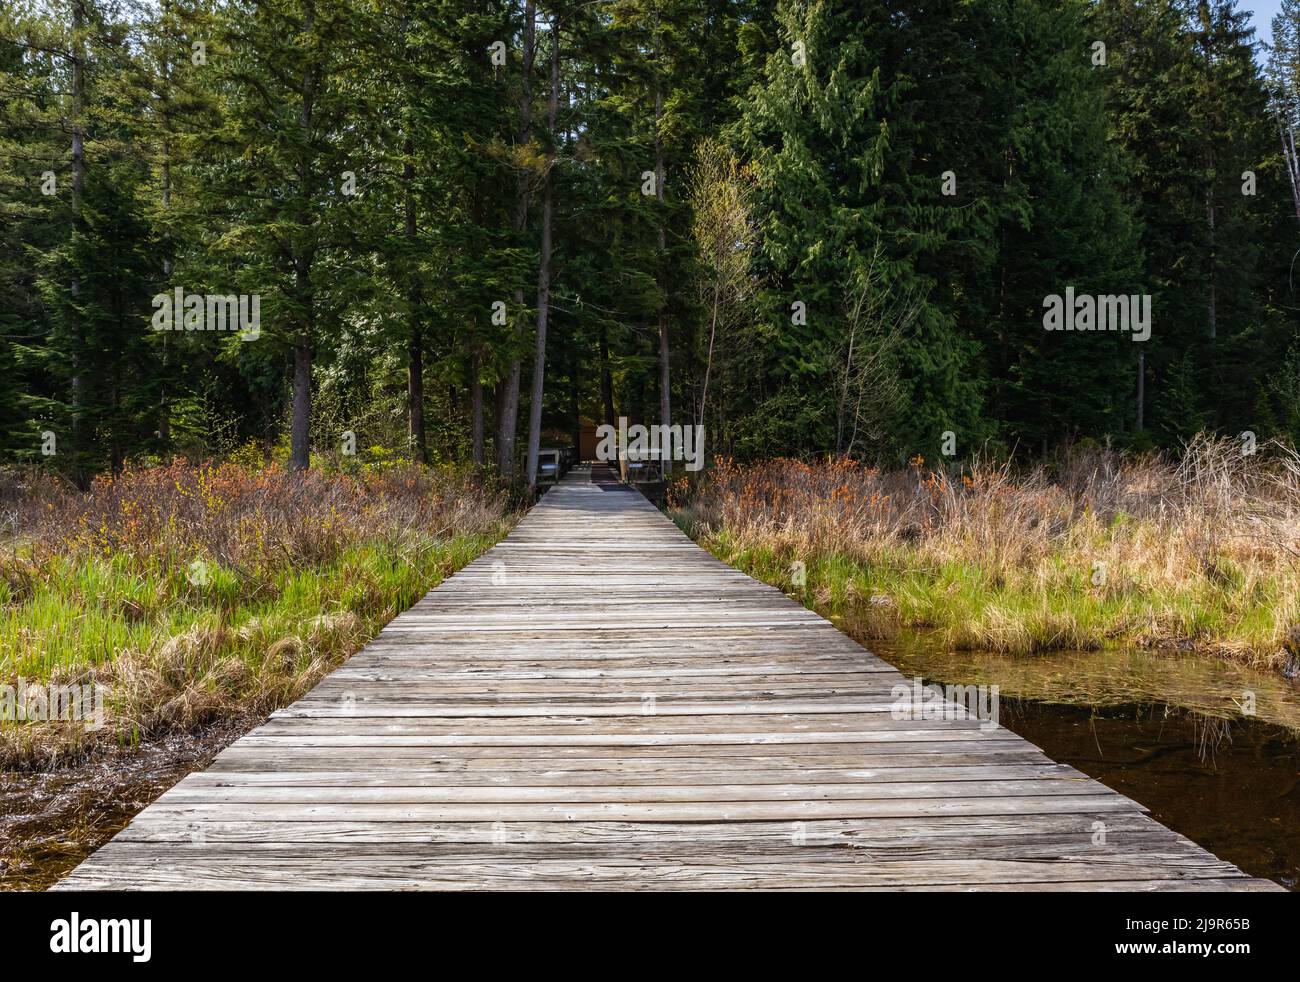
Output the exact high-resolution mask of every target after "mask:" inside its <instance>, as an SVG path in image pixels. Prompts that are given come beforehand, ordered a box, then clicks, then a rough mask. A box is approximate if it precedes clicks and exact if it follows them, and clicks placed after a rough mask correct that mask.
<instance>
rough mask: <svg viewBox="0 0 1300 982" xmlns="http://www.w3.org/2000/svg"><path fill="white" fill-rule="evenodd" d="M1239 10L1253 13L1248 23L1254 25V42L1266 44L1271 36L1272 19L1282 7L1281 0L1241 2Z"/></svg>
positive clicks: (1244, 0) (1245, 0)
mask: <svg viewBox="0 0 1300 982" xmlns="http://www.w3.org/2000/svg"><path fill="white" fill-rule="evenodd" d="M1238 6H1239V8H1240V9H1241V10H1250V11H1253V14H1252V16H1251V18H1250V22H1251V23H1252V24H1254V25H1255V40H1256V41H1265V42H1267V41H1268V40H1269V39H1270V38H1272V36H1273V28H1272V26H1271V25H1272V23H1273V17H1274V15H1275V14H1277V12H1278V9H1279V8H1280V7H1281V6H1282V0H1242V2H1241V3H1240V4H1239V5H1238Z"/></svg>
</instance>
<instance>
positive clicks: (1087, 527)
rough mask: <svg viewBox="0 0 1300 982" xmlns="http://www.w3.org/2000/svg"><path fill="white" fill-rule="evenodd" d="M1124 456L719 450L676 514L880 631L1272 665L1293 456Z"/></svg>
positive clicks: (1288, 548) (1284, 593)
mask: <svg viewBox="0 0 1300 982" xmlns="http://www.w3.org/2000/svg"><path fill="white" fill-rule="evenodd" d="M1232 446H1233V445H1232V444H1231V443H1230V442H1226V443H1219V444H1216V443H1213V442H1205V441H1198V442H1197V443H1196V444H1194V445H1193V447H1192V448H1190V449H1189V452H1188V453H1189V455H1195V456H1194V457H1190V458H1185V459H1184V460H1183V461H1181V462H1180V463H1176V464H1175V463H1164V462H1162V461H1159V460H1156V459H1152V458H1143V459H1140V460H1136V461H1121V460H1118V459H1117V458H1114V457H1113V455H1110V456H1107V455H1101V458H1102V459H1094V460H1092V461H1088V462H1082V463H1080V462H1072V463H1071V464H1069V465H1067V466H1066V467H1065V468H1064V470H1065V471H1066V473H1064V474H1061V475H1056V476H1055V477H1049V476H1047V475H1046V474H1045V473H1044V472H1043V471H1042V470H1035V471H1031V472H1029V473H1027V474H1023V475H1021V474H1016V473H1014V472H1013V471H1011V470H1010V469H1009V468H1005V467H994V468H988V467H983V468H981V467H979V466H975V467H973V468H971V469H969V470H968V472H967V473H966V474H964V475H963V474H958V475H957V476H956V477H952V476H949V475H946V474H938V473H935V472H928V471H924V470H922V469H920V468H919V467H918V466H914V467H913V468H912V469H909V470H908V471H905V472H894V473H881V472H880V471H877V470H875V469H872V468H866V467H862V466H860V465H855V464H851V463H845V462H834V461H830V462H825V463H823V464H808V463H801V462H796V461H772V462H767V463H763V464H758V465H754V466H752V467H749V468H743V467H734V466H730V465H724V466H723V467H721V468H719V469H718V471H716V472H715V473H714V475H712V477H711V479H708V480H706V481H704V482H702V483H700V484H699V485H697V486H696V487H695V488H694V489H692V492H691V494H690V497H689V498H687V499H686V500H684V501H682V502H680V505H681V507H680V508H679V509H678V510H677V511H676V512H675V517H676V518H677V520H678V522H679V523H680V524H681V525H682V527H683V528H684V529H686V531H688V532H689V533H690V534H692V535H694V536H695V537H696V538H697V539H698V540H699V541H700V543H701V544H702V545H704V546H706V547H707V548H708V549H710V550H711V551H713V552H714V553H715V554H716V555H717V556H719V558H722V559H723V560H725V561H727V562H729V563H732V564H734V565H736V566H738V567H739V568H741V569H743V570H745V571H746V572H748V573H750V574H751V575H753V576H755V577H757V578H759V579H762V580H764V581H765V582H768V583H771V584H773V585H775V586H778V587H780V588H781V589H783V590H785V591H786V592H788V593H790V594H791V595H792V596H794V597H796V598H797V599H800V600H802V601H803V602H805V603H806V604H807V605H808V606H810V607H812V608H814V609H816V610H818V611H820V612H822V613H824V614H827V615H828V616H832V617H839V618H843V619H846V620H848V621H851V622H852V625H853V627H854V629H855V630H857V631H860V632H861V633H863V634H864V635H866V636H876V637H889V636H893V635H895V634H897V633H898V632H899V631H902V630H920V631H925V632H931V633H932V634H933V635H934V636H935V637H936V638H937V639H938V640H940V641H941V642H942V643H943V644H945V645H947V646H948V647H949V648H957V649H979V650H990V651H997V652H1005V653H1017V654H1031V653H1033V652H1038V651H1045V650H1054V649H1093V648H1116V647H1130V648H1139V647H1140V648H1166V649H1173V650H1196V651H1201V652H1209V653H1215V654H1219V655H1222V656H1225V657H1230V658H1233V659H1235V660H1238V661H1242V662H1245V663H1249V664H1251V665H1254V666H1256V667H1261V668H1270V667H1271V668H1275V669H1276V668H1281V667H1283V666H1285V665H1287V664H1288V661H1289V660H1291V659H1294V657H1295V656H1294V654H1289V653H1288V646H1289V645H1293V644H1294V639H1293V632H1295V630H1296V628H1297V627H1298V626H1300V566H1298V564H1297V561H1296V557H1297V556H1300V550H1297V546H1300V489H1298V488H1297V485H1296V481H1295V477H1296V471H1295V468H1294V464H1295V458H1294V456H1293V455H1290V454H1289V452H1287V451H1285V450H1284V449H1283V450H1282V451H1280V452H1279V455H1278V456H1275V457H1273V458H1272V459H1271V460H1270V459H1267V458H1265V457H1264V456H1263V455H1262V454H1261V456H1260V457H1259V458H1256V459H1246V460H1240V459H1234V458H1231V457H1229V456H1226V455H1228V454H1230V453H1231V448H1232Z"/></svg>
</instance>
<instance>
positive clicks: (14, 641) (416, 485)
mask: <svg viewBox="0 0 1300 982" xmlns="http://www.w3.org/2000/svg"><path fill="white" fill-rule="evenodd" d="M510 521H511V513H510V511H509V507H508V503H507V500H506V498H505V497H504V496H503V494H501V493H500V492H499V491H498V490H496V489H494V488H491V487H487V486H485V485H483V484H481V483H480V482H478V481H477V480H475V479H474V478H473V477H472V476H471V475H470V474H469V473H468V472H464V471H453V470H445V471H433V470H428V469H421V468H416V467H402V468H390V469H386V470H383V471H378V472H372V473H364V474H360V475H355V476H346V475H338V474H333V475H331V474H323V473H320V472H316V471H313V472H310V473H307V474H301V475H291V474H287V473H285V472H283V471H279V470H271V469H265V470H263V469H250V468H244V467H239V466H236V465H233V464H220V465H211V466H198V467H196V466H190V465H187V464H182V463H176V464H173V465H172V466H169V467H155V468H149V469H142V470H133V471H127V472H126V473H124V474H122V475H120V476H118V477H116V478H110V477H105V478H100V479H98V480H96V482H95V483H94V485H93V487H92V488H91V489H90V490H89V492H88V493H85V494H81V493H78V492H77V491H75V490H74V489H71V488H69V487H67V486H65V485H63V484H61V483H59V482H58V481H56V480H54V479H52V478H50V477H49V476H47V475H43V474H40V473H39V472H25V473H21V474H16V473H10V474H7V475H0V683H7V684H10V685H13V684H15V683H16V682H17V680H18V679H24V680H26V681H27V682H32V681H37V682H42V683H50V682H53V683H56V684H78V685H83V684H89V683H97V684H99V685H102V686H104V687H105V688H106V692H107V706H106V709H107V725H106V726H104V727H103V728H102V729H101V730H98V731H94V732H90V731H88V730H87V729H86V728H84V727H79V726H70V725H68V724H66V723H63V724H59V723H43V724H35V723H27V722H17V723H12V722H11V723H7V724H0V766H9V767H14V766H49V765H52V764H55V763H59V762H67V761H71V760H74V759H80V758H83V757H84V756H85V754H86V753H87V752H88V751H90V750H93V749H94V748H95V747H96V746H97V745H98V744H100V743H101V742H102V741H104V740H106V739H107V740H110V741H113V742H116V743H118V744H123V743H126V744H130V743H135V742H139V741H147V740H153V739H156V738H158V737H159V736H162V735H165V734H168V733H174V732H178V731H180V732H188V731H193V730H196V729H198V728H200V727H204V726H207V725H210V724H211V723H213V722H215V721H219V720H221V719H224V718H228V717H230V716H232V715H235V714H245V715H250V716H264V715H265V714H266V713H268V712H270V711H271V710H273V709H275V708H277V707H279V706H283V705H286V704H287V703H289V702H292V701H293V700H294V699H296V698H297V697H298V696H300V695H301V694H302V693H303V692H305V691H306V690H307V689H309V688H311V686H312V685H314V684H315V683H316V682H317V681H318V680H319V679H320V678H321V677H322V676H323V675H325V674H326V673H327V672H329V671H330V670H331V669H332V668H333V667H335V666H336V665H337V664H339V662H340V661H341V660H342V659H344V658H346V657H347V656H348V655H349V654H351V653H352V652H354V651H355V650H356V649H357V648H358V647H360V646H361V645H362V644H363V643H364V642H365V641H366V640H367V639H368V638H369V637H371V636H373V634H374V633H375V632H376V631H377V630H378V629H379V628H380V627H381V626H382V625H383V624H384V623H386V622H387V621H388V620H390V619H391V618H392V617H394V616H395V615H396V614H397V613H399V612H400V611H401V610H403V609H405V608H406V607H408V606H410V604H412V603H413V602H414V601H415V600H417V599H418V598H419V597H420V596H421V595H423V593H424V592H426V591H427V590H428V589H429V588H430V587H432V586H433V585H435V584H436V583H437V582H438V580H439V579H441V578H442V577H443V576H445V575H447V574H448V573H450V572H451V571H453V570H455V569H456V568H459V567H460V566H461V565H463V564H464V563H466V562H468V561H469V560H471V559H473V558H474V556H476V555H478V554H479V553H480V552H482V551H483V550H484V549H486V548H487V547H488V546H489V545H491V544H492V543H493V542H495V541H496V540H497V539H498V538H500V536H501V535H503V534H504V532H505V531H506V530H507V529H508V527H509V524H510Z"/></svg>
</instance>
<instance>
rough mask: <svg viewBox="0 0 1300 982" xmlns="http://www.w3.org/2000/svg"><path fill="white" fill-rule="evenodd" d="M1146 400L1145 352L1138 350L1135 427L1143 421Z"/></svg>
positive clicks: (1141, 426) (1140, 427) (1140, 425)
mask: <svg viewBox="0 0 1300 982" xmlns="http://www.w3.org/2000/svg"><path fill="white" fill-rule="evenodd" d="M1145 400H1146V353H1145V352H1142V351H1139V352H1138V390H1137V427H1136V428H1137V429H1139V430H1140V429H1142V428H1143V425H1144V423H1145V419H1144V416H1145V410H1146V405H1145Z"/></svg>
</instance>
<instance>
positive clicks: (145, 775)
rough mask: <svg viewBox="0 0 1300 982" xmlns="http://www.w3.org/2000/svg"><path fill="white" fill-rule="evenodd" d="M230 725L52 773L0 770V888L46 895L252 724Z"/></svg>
mask: <svg viewBox="0 0 1300 982" xmlns="http://www.w3.org/2000/svg"><path fill="white" fill-rule="evenodd" d="M254 722H255V721H253V720H246V721H233V722H228V723H225V724H223V725H221V726H218V727H213V728H210V729H208V730H205V731H203V732H201V733H198V734H188V735H184V736H176V737H171V738H168V739H165V740H160V741H158V742H156V743H152V744H147V745H144V746H141V747H137V748H132V749H122V750H117V751H109V752H106V753H102V754H100V755H99V756H97V757H96V758H95V759H94V760H92V761H89V762H87V763H84V764H80V765H77V766H73V767H63V768H60V769H58V770H55V771H50V772H25V771H20V772H14V771H4V772H0V890H44V889H46V888H48V887H49V886H51V885H52V884H54V883H55V882H57V881H58V880H59V879H60V878H62V877H63V876H64V875H65V874H67V873H68V872H69V871H71V870H72V869H73V867H75V866H76V865H77V864H78V863H80V862H81V861H82V860H83V859H85V858H86V857H87V856H89V855H90V854H91V853H92V852H94V851H95V850H96V849H97V848H99V846H101V845H102V844H103V843H105V842H107V841H108V840H109V839H111V838H112V837H113V836H114V835H116V834H117V833H118V832H119V831H121V829H122V828H124V827H125V826H126V824H127V823H128V822H129V821H130V820H131V819H132V817H134V816H135V814H136V813H137V812H139V811H140V810H141V809H142V808H144V807H145V805H148V804H149V803H150V802H152V801H153V800H154V799H155V798H157V797H158V796H159V795H161V794H162V793H163V792H164V791H166V790H167V789H168V788H170V787H171V786H172V785H173V784H175V783H176V782H177V781H179V780H180V779H181V778H183V777H184V776H185V775H186V774H188V773H189V772H190V771H193V770H199V769H202V768H204V767H206V766H207V765H208V764H209V763H210V762H211V760H212V758H213V757H215V756H216V755H217V753H218V752H220V750H221V749H222V748H223V747H225V746H226V745H227V744H229V743H231V742H232V741H233V740H235V739H237V738H238V737H239V736H240V735H241V734H242V733H244V732H245V731H246V730H247V729H249V727H250V726H251V725H252V724H253V723H254Z"/></svg>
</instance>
